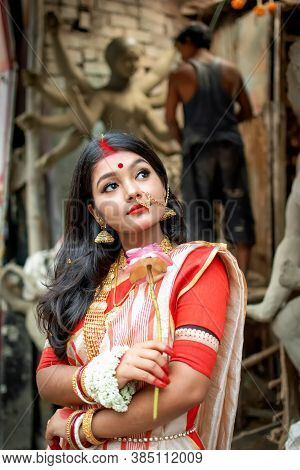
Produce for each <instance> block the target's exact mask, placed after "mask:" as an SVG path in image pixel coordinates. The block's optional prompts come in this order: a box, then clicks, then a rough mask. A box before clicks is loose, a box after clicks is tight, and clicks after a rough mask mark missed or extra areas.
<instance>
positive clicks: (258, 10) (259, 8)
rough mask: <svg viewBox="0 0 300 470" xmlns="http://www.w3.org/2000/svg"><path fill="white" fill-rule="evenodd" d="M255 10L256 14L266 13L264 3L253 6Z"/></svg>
mask: <svg viewBox="0 0 300 470" xmlns="http://www.w3.org/2000/svg"><path fill="white" fill-rule="evenodd" d="M253 12H254V14H255V15H256V16H263V15H264V14H265V13H266V9H265V6H264V5H256V7H254V8H253Z"/></svg>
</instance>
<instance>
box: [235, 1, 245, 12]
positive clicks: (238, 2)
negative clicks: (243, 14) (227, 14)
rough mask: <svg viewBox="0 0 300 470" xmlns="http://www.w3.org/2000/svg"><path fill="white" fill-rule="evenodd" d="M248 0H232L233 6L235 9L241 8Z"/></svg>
mask: <svg viewBox="0 0 300 470" xmlns="http://www.w3.org/2000/svg"><path fill="white" fill-rule="evenodd" d="M246 1H247V0H231V6H232V8H234V10H241V9H242V8H244V6H245V4H246Z"/></svg>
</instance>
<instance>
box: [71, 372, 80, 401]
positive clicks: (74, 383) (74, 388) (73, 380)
mask: <svg viewBox="0 0 300 470" xmlns="http://www.w3.org/2000/svg"><path fill="white" fill-rule="evenodd" d="M78 372H79V369H76V370H75V372H74V374H73V376H72V388H73V392H74V393H75V395H76V396H77V397H78V393H77V374H78Z"/></svg>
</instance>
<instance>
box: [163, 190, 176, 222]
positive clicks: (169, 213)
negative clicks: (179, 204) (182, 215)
mask: <svg viewBox="0 0 300 470" xmlns="http://www.w3.org/2000/svg"><path fill="white" fill-rule="evenodd" d="M169 195H170V186H169V185H168V187H167V197H166V203H165V212H164V214H163V216H162V218H161V220H167V219H170V218H171V217H175V216H176V215H177V214H176V212H175V211H174V210H173V209H171V208H170V207H168V200H169Z"/></svg>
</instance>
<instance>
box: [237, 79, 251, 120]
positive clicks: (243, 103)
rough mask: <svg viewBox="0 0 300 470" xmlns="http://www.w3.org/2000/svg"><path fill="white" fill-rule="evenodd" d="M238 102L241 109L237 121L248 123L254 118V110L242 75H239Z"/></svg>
mask: <svg viewBox="0 0 300 470" xmlns="http://www.w3.org/2000/svg"><path fill="white" fill-rule="evenodd" d="M236 101H237V102H238V103H239V105H240V109H239V111H238V113H237V119H238V121H239V122H242V121H247V120H248V119H251V118H252V117H253V109H252V104H251V101H250V96H249V94H248V92H247V89H246V85H245V84H244V82H243V79H242V77H241V75H240V74H239V86H238V92H237V97H236Z"/></svg>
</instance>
